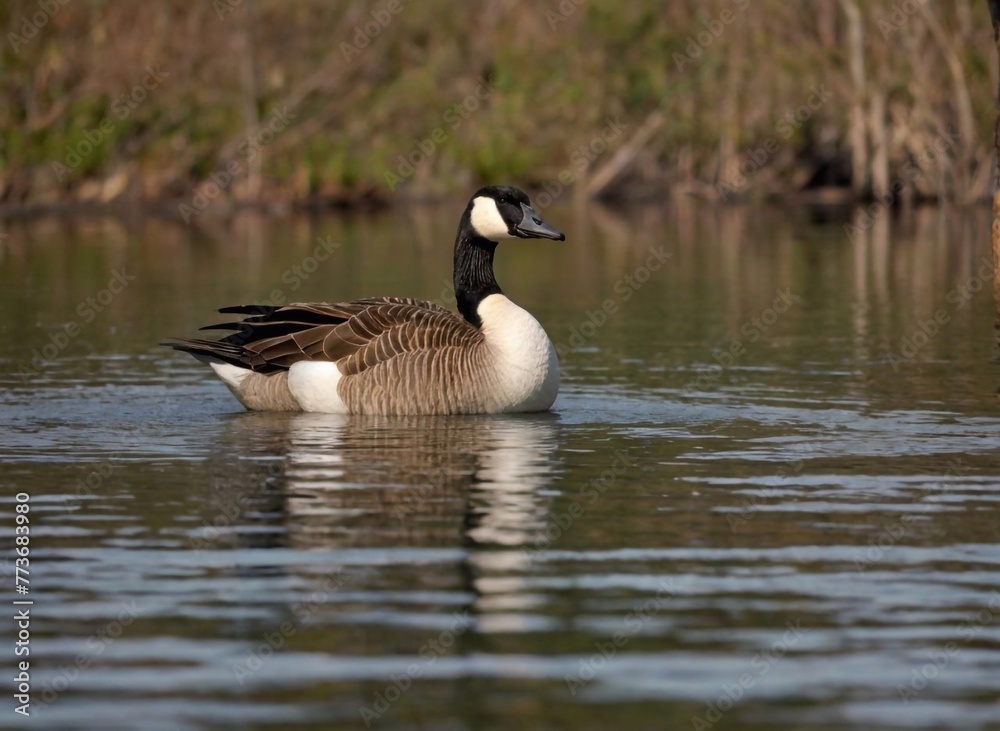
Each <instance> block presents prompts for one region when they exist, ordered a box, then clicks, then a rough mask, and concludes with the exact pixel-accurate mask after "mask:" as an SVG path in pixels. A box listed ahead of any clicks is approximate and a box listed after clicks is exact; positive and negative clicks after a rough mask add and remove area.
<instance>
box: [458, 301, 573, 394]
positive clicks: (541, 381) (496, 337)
mask: <svg viewBox="0 0 1000 731" xmlns="http://www.w3.org/2000/svg"><path fill="white" fill-rule="evenodd" d="M477 311H478V313H479V317H480V318H481V319H482V321H483V328H482V329H483V335H484V336H485V337H486V343H487V344H488V345H489V347H490V350H491V351H492V353H493V359H494V362H495V367H496V372H497V379H498V384H497V387H498V393H497V394H496V399H497V402H498V406H499V411H501V412H507V413H510V412H524V411H545V410H546V409H548V408H549V407H550V406H552V403H553V402H554V401H555V400H556V394H557V393H558V392H559V358H558V356H557V355H556V349H555V347H554V346H553V345H552V341H551V340H549V336H548V335H546V334H545V330H544V329H543V328H542V326H541V325H540V324H539V323H538V320H536V319H535V318H534V317H532V316H531V314H530V313H529V312H528V311H527V310H524V309H522V308H520V307H518V306H517V305H515V304H514V303H513V302H511V301H510V300H509V299H507V298H506V297H505V296H504V295H502V294H491V295H490V296H489V297H486V298H485V299H484V300H483V301H482V302H480V303H479V308H478V310H477Z"/></svg>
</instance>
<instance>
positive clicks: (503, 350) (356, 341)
mask: <svg viewBox="0 0 1000 731" xmlns="http://www.w3.org/2000/svg"><path fill="white" fill-rule="evenodd" d="M514 238H538V239H554V240H557V241H563V240H565V238H566V237H565V235H564V234H563V233H562V232H561V231H559V230H557V229H555V228H553V227H552V226H550V225H549V224H547V223H545V221H543V220H542V219H541V217H540V216H539V215H538V213H537V212H536V211H535V210H534V208H532V206H531V202H530V201H529V199H528V196H527V195H525V193H524V192H522V191H521V190H518V189H517V188H513V187H510V186H504V185H494V186H488V187H485V188H481V189H480V190H478V191H477V192H476V193H475V195H473V196H472V198H471V200H470V201H469V205H468V206H467V207H466V209H465V212H464V213H463V214H462V219H461V221H460V222H459V226H458V233H457V235H456V237H455V298H456V300H457V302H458V310H459V313H460V314H461V316H459V315H456V314H455V313H453V312H451V311H450V310H447V309H445V308H443V307H440V306H439V305H436V304H433V303H431V302H425V301H422V300H415V299H410V298H403V297H371V298H366V299H360V300H352V301H350V302H338V303H333V304H328V303H318V304H307V303H300V304H291V305H286V306H282V307H277V306H269V305H239V306H236V307H225V308H222V309H221V310H219V311H220V312H223V313H234V314H240V315H245V317H244V318H243V319H242V320H240V321H238V322H227V323H222V324H219V325H211V326H209V327H206V328H202V329H204V330H211V329H221V330H233V331H235V332H233V333H232V334H230V335H228V336H226V337H224V338H222V339H220V340H203V339H188V340H169V341H166V342H164V343H163V345H167V346H169V347H172V348H175V349H176V350H180V351H183V352H186V353H190V354H191V355H193V356H194V357H196V358H198V359H199V360H201V361H203V362H206V363H208V364H209V365H211V367H212V368H213V369H214V370H215V372H216V373H217V374H218V375H219V377H220V378H221V379H222V380H223V381H224V382H225V384H226V385H227V386H228V387H229V389H230V390H231V391H232V392H233V394H234V395H235V396H236V398H237V399H239V401H240V402H241V403H242V404H243V405H244V406H245V407H246V408H248V409H256V410H265V411H315V412H329V413H353V414H487V413H511V412H532V411H546V410H548V409H549V408H550V407H551V406H552V403H553V402H554V401H555V397H556V393H557V392H558V390H559V362H558V360H557V358H556V352H555V348H554V347H553V345H552V342H551V341H550V340H549V338H548V336H547V335H546V334H545V331H544V330H543V329H542V326H541V325H540V324H539V323H538V321H537V320H535V318H534V317H532V316H531V315H530V314H529V313H528V312H527V311H525V310H524V309H522V308H520V307H518V306H517V305H515V304H514V303H513V302H511V301H510V300H509V299H507V297H506V296H505V295H504V293H503V291H502V290H501V289H500V286H499V285H498V284H497V281H496V277H495V276H494V274H493V257H494V254H495V253H496V248H497V244H498V242H500V241H502V240H504V239H514Z"/></svg>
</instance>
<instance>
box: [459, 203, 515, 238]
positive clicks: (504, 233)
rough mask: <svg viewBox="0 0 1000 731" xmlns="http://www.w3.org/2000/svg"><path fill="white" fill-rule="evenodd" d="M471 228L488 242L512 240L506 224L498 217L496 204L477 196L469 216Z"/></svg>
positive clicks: (498, 211)
mask: <svg viewBox="0 0 1000 731" xmlns="http://www.w3.org/2000/svg"><path fill="white" fill-rule="evenodd" d="M469 220H470V221H471V222H472V227H473V228H474V229H476V233H478V234H479V235H480V236H482V237H483V238H486V239H489V240H490V241H502V240H504V239H510V238H513V236H511V235H510V231H509V230H508V229H507V223H506V222H505V221H504V220H503V216H501V215H500V210H499V209H498V208H497V202H496V201H495V200H493V199H492V198H486V197H484V196H479V197H478V198H475V199H473V201H472V214H471V215H470V216H469Z"/></svg>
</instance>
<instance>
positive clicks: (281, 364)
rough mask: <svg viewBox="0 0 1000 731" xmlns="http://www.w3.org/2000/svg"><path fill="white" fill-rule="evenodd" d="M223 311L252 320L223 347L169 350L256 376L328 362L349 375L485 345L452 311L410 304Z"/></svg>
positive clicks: (179, 344) (181, 344) (369, 301)
mask: <svg viewBox="0 0 1000 731" xmlns="http://www.w3.org/2000/svg"><path fill="white" fill-rule="evenodd" d="M220 312H228V313H238V314H246V315H247V317H245V318H244V319H243V320H241V321H238V322H229V323H223V324H221V325H219V326H217V327H219V328H220V329H229V330H236V332H234V333H232V334H231V335H227V336H226V337H224V338H222V339H220V340H179V341H173V342H167V343H164V344H165V345H170V346H171V347H173V348H176V349H177V350H182V351H185V352H189V353H191V354H192V355H195V356H197V357H207V358H216V359H219V360H223V361H225V362H227V363H232V364H234V365H239V366H242V367H244V368H250V369H251V370H253V371H256V372H258V373H274V372H278V371H283V370H287V369H288V368H290V367H291V366H292V365H293V364H294V363H297V362H299V361H302V360H324V361H332V362H337V363H339V364H340V367H341V370H342V371H344V373H345V375H347V374H357V373H361V372H363V371H365V370H367V369H369V368H373V367H375V366H377V365H378V364H380V363H384V362H387V361H389V360H391V359H393V358H395V357H397V356H399V355H402V354H404V353H413V352H417V351H421V350H427V349H437V348H444V347H449V346H467V345H470V344H472V343H474V342H477V341H478V340H480V339H482V334H481V333H480V331H479V330H477V329H476V328H475V327H473V326H472V325H470V324H469V323H468V322H466V321H465V320H464V319H462V318H461V317H460V316H458V315H456V314H454V313H453V312H451V311H449V310H446V309H445V308H444V307H441V306H439V305H435V304H433V303H431V302H425V301H422V300H415V299H410V298H407V297H370V298H365V299H360V300H353V301H351V302H337V303H332V304H328V303H297V304H291V305H287V306H284V307H266V306H260V307H257V306H254V305H240V306H236V307H226V308H223V309H222V310H220Z"/></svg>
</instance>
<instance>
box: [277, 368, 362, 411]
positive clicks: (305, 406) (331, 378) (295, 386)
mask: <svg viewBox="0 0 1000 731" xmlns="http://www.w3.org/2000/svg"><path fill="white" fill-rule="evenodd" d="M342 377H343V374H342V373H341V372H340V369H339V368H338V367H337V364H336V363H330V362H323V361H315V360H304V361H300V362H298V363H295V364H294V365H292V367H291V368H289V369H288V390H289V391H291V392H292V395H293V396H294V397H295V400H296V401H298V402H299V406H301V407H302V410H303V411H314V412H318V413H323V414H347V413H350V412H348V410H347V404H345V403H344V400H343V399H342V398H340V394H339V393H338V392H337V384H338V383H339V382H340V379H341V378H342Z"/></svg>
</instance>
